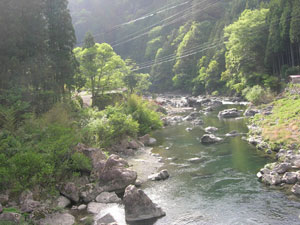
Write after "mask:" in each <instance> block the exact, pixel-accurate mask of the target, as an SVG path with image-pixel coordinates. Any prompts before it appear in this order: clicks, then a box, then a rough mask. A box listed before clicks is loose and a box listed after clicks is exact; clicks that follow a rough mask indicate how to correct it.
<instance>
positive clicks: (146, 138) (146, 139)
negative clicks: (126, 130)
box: [139, 134, 157, 145]
mask: <svg viewBox="0 0 300 225" xmlns="http://www.w3.org/2000/svg"><path fill="white" fill-rule="evenodd" d="M139 141H140V142H142V143H143V144H144V145H155V144H156V142H157V141H156V139H155V138H152V137H150V135H149V134H146V135H144V136H142V137H139Z"/></svg>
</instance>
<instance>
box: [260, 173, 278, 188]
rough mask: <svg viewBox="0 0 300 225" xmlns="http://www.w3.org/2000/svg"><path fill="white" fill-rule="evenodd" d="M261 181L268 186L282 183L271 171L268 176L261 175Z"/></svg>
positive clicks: (276, 174)
mask: <svg viewBox="0 0 300 225" xmlns="http://www.w3.org/2000/svg"><path fill="white" fill-rule="evenodd" d="M262 181H263V182H264V183H266V184H269V185H278V184H280V183H282V180H281V177H280V175H279V174H278V173H276V172H273V171H272V172H270V173H268V174H263V176H262Z"/></svg>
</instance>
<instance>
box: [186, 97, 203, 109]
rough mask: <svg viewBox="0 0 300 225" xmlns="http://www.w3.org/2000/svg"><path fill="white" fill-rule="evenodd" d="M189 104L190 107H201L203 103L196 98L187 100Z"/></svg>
mask: <svg viewBox="0 0 300 225" xmlns="http://www.w3.org/2000/svg"><path fill="white" fill-rule="evenodd" d="M187 104H188V106H189V107H200V106H201V101H200V100H199V99H197V98H195V97H189V98H187Z"/></svg>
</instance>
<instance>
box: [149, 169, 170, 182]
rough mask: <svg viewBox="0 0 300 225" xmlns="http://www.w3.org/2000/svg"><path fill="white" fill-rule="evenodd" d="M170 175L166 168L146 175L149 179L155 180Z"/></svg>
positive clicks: (164, 178) (163, 178) (166, 177)
mask: <svg viewBox="0 0 300 225" xmlns="http://www.w3.org/2000/svg"><path fill="white" fill-rule="evenodd" d="M169 177H170V175H169V173H168V171H167V170H162V171H160V172H158V173H155V174H152V175H150V176H149V177H148V179H149V180H152V181H155V180H166V179H168V178H169Z"/></svg>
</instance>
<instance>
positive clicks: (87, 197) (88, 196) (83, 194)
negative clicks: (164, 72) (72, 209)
mask: <svg viewBox="0 0 300 225" xmlns="http://www.w3.org/2000/svg"><path fill="white" fill-rule="evenodd" d="M103 191H104V190H103V188H102V187H99V185H98V184H94V183H92V184H86V185H84V186H83V187H81V188H80V194H79V195H80V198H81V199H82V200H83V202H85V203H89V202H91V201H95V199H96V197H97V196H98V195H99V194H100V193H101V192H103Z"/></svg>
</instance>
